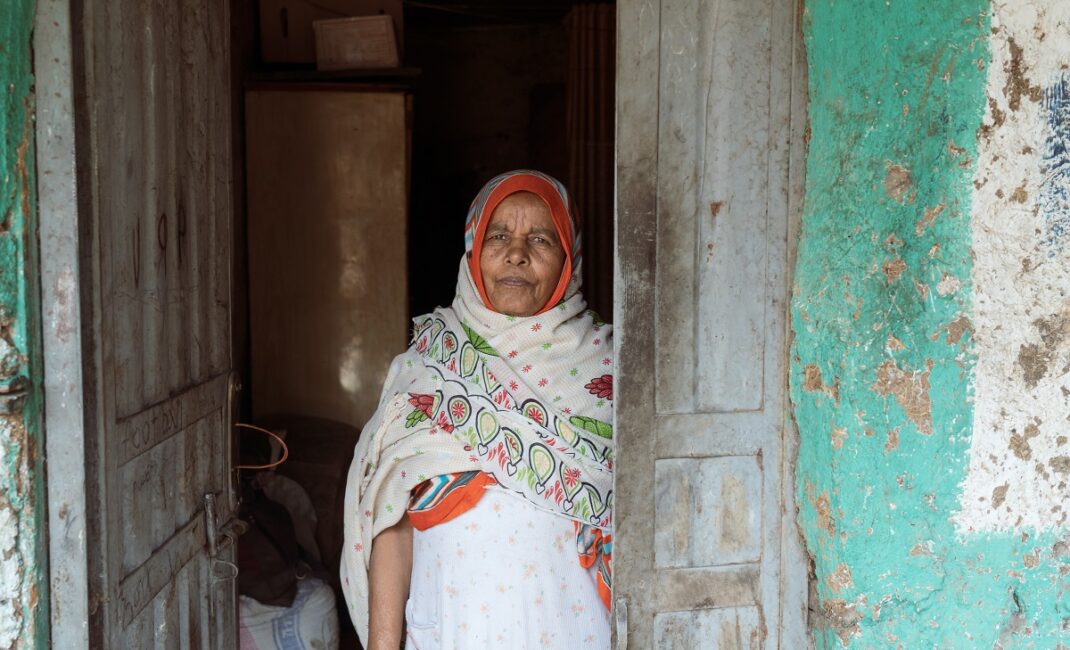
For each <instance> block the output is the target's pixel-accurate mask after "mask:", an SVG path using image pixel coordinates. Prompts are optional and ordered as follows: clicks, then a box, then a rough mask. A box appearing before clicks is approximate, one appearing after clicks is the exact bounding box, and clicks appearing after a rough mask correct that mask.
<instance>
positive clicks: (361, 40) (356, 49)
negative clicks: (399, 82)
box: [312, 16, 399, 70]
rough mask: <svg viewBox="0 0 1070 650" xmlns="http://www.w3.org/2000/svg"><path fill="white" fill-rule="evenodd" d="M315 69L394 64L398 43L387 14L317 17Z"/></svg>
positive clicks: (345, 68)
mask: <svg viewBox="0 0 1070 650" xmlns="http://www.w3.org/2000/svg"><path fill="white" fill-rule="evenodd" d="M312 28H313V29H314V30H315V32H316V69H318V70H354V69H360V68H396V67H398V63H399V61H398V47H397V41H396V40H394V25H393V19H392V18H391V17H390V16H362V17H356V18H336V19H334V20H317V21H316V22H314V23H312Z"/></svg>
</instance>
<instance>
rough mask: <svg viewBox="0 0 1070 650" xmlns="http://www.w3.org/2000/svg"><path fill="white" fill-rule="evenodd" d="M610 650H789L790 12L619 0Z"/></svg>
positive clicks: (798, 107)
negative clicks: (613, 626) (612, 624)
mask: <svg viewBox="0 0 1070 650" xmlns="http://www.w3.org/2000/svg"><path fill="white" fill-rule="evenodd" d="M617 6H618V11H619V15H618V25H619V33H618V43H619V44H620V46H619V51H618V52H619V59H618V86H617V93H618V96H617V143H618V145H617V146H618V151H617V165H618V168H617V192H618V196H617V203H618V206H617V207H618V214H617V220H618V221H617V243H616V250H617V262H618V264H617V279H616V280H617V281H616V287H617V293H616V312H615V321H616V323H617V326H618V328H619V329H618V330H617V345H618V359H619V362H618V366H617V372H618V374H617V383H618V386H617V389H616V394H615V401H616V405H617V413H616V418H617V419H616V432H617V434H616V435H617V444H618V463H617V474H616V488H615V512H616V519H617V520H616V538H615V557H614V570H615V591H614V599H615V614H614V615H615V619H616V629H615V635H616V636H615V638H616V642H617V645H616V647H617V648H637V649H638V648H674V649H679V650H685V649H687V650H690V649H700V648H711V649H712V648H718V649H720V650H724V649H728V648H733V649H735V648H748V649H750V648H754V649H757V648H766V649H769V648H788V649H793V650H794V649H797V648H804V647H806V645H807V640H806V631H805V607H806V586H807V583H806V575H807V565H806V561H805V559H804V556H803V554H802V552H801V549H800V544H799V539H798V536H797V532H796V527H795V508H794V502H793V491H794V480H793V471H792V466H793V463H794V457H795V451H794V449H795V447H794V431H793V429H792V427H791V424H790V422H791V420H790V418H789V415H788V411H787V409H788V398H787V364H786V352H787V318H786V315H787V299H788V286H789V284H788V277H789V276H790V274H789V269H790V266H789V262H790V255H789V246H788V242H789V241H790V240H791V239H792V238H791V237H790V235H791V232H790V231H791V229H792V227H793V226H792V224H793V220H792V219H791V216H792V214H793V213H794V212H795V211H796V210H797V209H798V207H799V198H800V195H801V183H800V179H801V174H802V167H801V158H802V157H801V152H802V146H801V145H802V139H801V136H802V132H803V128H804V125H805V122H804V119H805V103H804V97H805V88H804V86H803V83H802V80H803V78H804V76H803V75H804V70H803V62H802V60H801V58H800V57H799V52H800V51H801V44H800V34H799V26H798V23H797V21H798V19H799V17H798V16H797V14H796V11H797V10H798V3H795V2H790V1H787V0H662V2H661V3H660V5H659V3H649V2H640V1H636V0H621V1H620V2H619V3H618V5H617Z"/></svg>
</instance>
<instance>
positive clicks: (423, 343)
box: [416, 336, 428, 354]
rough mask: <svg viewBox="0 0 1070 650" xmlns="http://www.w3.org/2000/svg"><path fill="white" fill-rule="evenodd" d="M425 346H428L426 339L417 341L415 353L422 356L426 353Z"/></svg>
mask: <svg viewBox="0 0 1070 650" xmlns="http://www.w3.org/2000/svg"><path fill="white" fill-rule="evenodd" d="M427 346H428V343H427V337H426V336H424V337H422V338H421V339H420V340H419V341H417V342H416V351H417V352H419V353H420V354H423V353H424V352H427Z"/></svg>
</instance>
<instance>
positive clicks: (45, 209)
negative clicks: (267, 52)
mask: <svg viewBox="0 0 1070 650" xmlns="http://www.w3.org/2000/svg"><path fill="white" fill-rule="evenodd" d="M75 4H76V3H73V2H71V1H70V0H37V6H36V16H35V25H34V35H33V42H34V76H35V79H36V87H37V93H36V96H37V107H36V109H37V110H36V114H37V120H36V138H37V168H38V176H37V193H38V197H39V198H38V204H37V205H38V215H39V223H40V243H39V246H40V253H41V256H40V260H41V311H42V330H43V331H42V347H43V352H44V393H45V411H44V428H45V432H46V435H45V458H46V459H47V476H46V481H45V486H46V494H47V520H46V521H47V533H48V534H47V539H48V566H49V590H48V591H49V597H50V602H49V605H50V607H49V610H50V624H49V627H50V629H51V644H52V646H53V647H57V648H87V647H89V645H90V642H91V641H92V640H93V639H94V638H96V641H97V642H98V643H99V642H100V641H101V639H100V637H99V636H96V637H94V634H99V632H100V631H99V630H96V631H94V630H93V625H92V624H91V623H90V621H92V612H93V610H94V606H93V603H92V602H91V596H90V594H91V593H92V592H93V585H94V584H95V579H94V578H93V576H94V575H99V573H100V571H99V567H100V558H92V557H90V546H89V544H88V540H89V539H92V538H93V536H96V535H98V533H99V531H97V530H96V528H97V526H96V520H95V516H94V515H92V514H91V513H90V512H89V511H88V509H87V504H88V503H91V502H92V500H93V499H94V498H95V496H94V495H96V494H98V493H99V486H100V485H101V483H100V477H99V476H96V475H95V474H94V472H93V469H94V468H100V467H102V463H101V462H99V461H100V454H101V452H102V450H101V449H99V448H98V445H97V444H96V442H97V433H96V432H98V431H100V430H101V429H100V422H99V421H98V416H99V414H98V411H97V409H96V407H95V405H96V404H97V403H98V402H99V395H98V392H97V382H96V381H95V377H94V365H95V363H94V362H95V360H94V359H92V358H87V356H86V355H87V354H91V353H90V350H92V349H93V348H92V346H91V345H90V339H89V338H87V337H91V336H92V331H93V329H94V327H93V325H94V324H93V319H94V318H98V314H99V309H97V308H96V307H97V306H95V305H93V304H91V302H90V301H91V300H92V294H91V292H89V291H87V288H88V287H90V286H92V285H91V282H87V281H86V279H87V278H92V277H93V275H94V272H95V270H94V269H93V268H91V266H90V259H91V258H90V257H89V256H88V255H87V252H88V251H89V244H90V242H91V241H92V236H93V233H92V232H91V230H90V224H88V223H86V222H85V221H84V220H83V219H82V218H81V216H82V215H85V214H89V212H88V211H87V210H86V208H87V207H88V204H89V201H90V197H89V196H88V191H87V185H86V184H83V183H80V182H79V181H80V180H81V179H80V178H79V170H78V161H77V155H76V147H77V142H76V141H77V135H76V134H77V133H78V132H79V130H80V129H79V125H78V124H76V123H77V122H78V121H79V120H83V119H84V117H82V116H80V115H79V114H78V112H77V110H76V108H75V107H76V103H77V99H76V97H75V92H76V88H77V87H78V83H77V82H76V79H80V78H82V77H83V75H84V70H83V69H82V64H81V63H80V61H81V57H80V56H75V55H74V53H75V48H76V47H78V45H77V43H78V41H76V39H78V35H77V34H76V33H74V31H73V30H72V24H74V19H75V15H74V14H75V12H76V11H77V7H75V6H74V5H75Z"/></svg>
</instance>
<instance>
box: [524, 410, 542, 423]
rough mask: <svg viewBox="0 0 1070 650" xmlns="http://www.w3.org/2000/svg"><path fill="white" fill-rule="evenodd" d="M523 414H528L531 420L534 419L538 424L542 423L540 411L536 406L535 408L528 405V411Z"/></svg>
mask: <svg viewBox="0 0 1070 650" xmlns="http://www.w3.org/2000/svg"><path fill="white" fill-rule="evenodd" d="M524 415H526V416H528V417H529V418H531V419H532V420H535V421H536V422H538V423H539V424H542V411H540V410H539V409H537V408H535V407H533V406H532V407H528V412H527V413H525V414H524Z"/></svg>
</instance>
